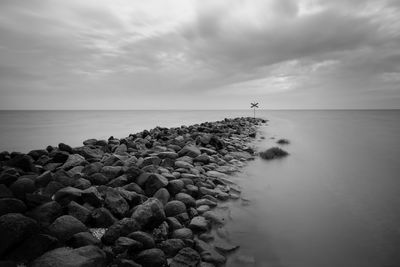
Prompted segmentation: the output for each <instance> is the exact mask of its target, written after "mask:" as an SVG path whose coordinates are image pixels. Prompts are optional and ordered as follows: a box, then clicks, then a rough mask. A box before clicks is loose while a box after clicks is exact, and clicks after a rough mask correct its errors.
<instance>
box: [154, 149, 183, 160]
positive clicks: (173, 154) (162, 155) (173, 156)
mask: <svg viewBox="0 0 400 267" xmlns="http://www.w3.org/2000/svg"><path fill="white" fill-rule="evenodd" d="M158 157H159V158H161V159H167V158H168V159H176V158H178V157H179V155H178V153H176V152H173V151H164V152H160V153H158Z"/></svg>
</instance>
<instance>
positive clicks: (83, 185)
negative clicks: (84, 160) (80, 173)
mask: <svg viewBox="0 0 400 267" xmlns="http://www.w3.org/2000/svg"><path fill="white" fill-rule="evenodd" d="M91 185H92V183H91V182H90V181H89V180H86V179H84V178H79V179H78V180H76V181H75V183H74V187H75V188H78V189H81V190H85V189H88V188H89V187H90V186H91Z"/></svg>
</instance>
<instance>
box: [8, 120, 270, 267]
mask: <svg viewBox="0 0 400 267" xmlns="http://www.w3.org/2000/svg"><path fill="white" fill-rule="evenodd" d="M265 122H266V121H265V120H262V119H253V118H235V119H225V120H222V121H217V122H205V123H201V124H196V125H192V126H181V127H178V128H161V127H156V128H154V129H152V130H149V131H147V130H145V131H142V132H140V133H137V134H131V135H130V136H129V137H127V138H123V139H116V138H113V137H110V138H109V139H108V140H96V139H89V140H86V141H84V142H83V144H84V146H82V147H76V148H72V147H70V146H69V145H66V144H63V143H60V144H59V145H58V147H52V146H48V147H47V148H46V149H42V150H33V151H30V152H29V153H27V154H23V153H16V152H13V153H8V152H2V153H0V172H1V174H0V238H1V242H0V265H1V266H17V265H19V266H21V265H27V266H34V267H46V266H85V267H88V266H124V267H125V266H126V267H128V266H132V267H133V266H146V267H147V266H149V267H152V266H171V267H178V266H202V267H206V266H221V265H224V263H225V262H226V256H227V254H229V252H231V251H234V250H235V249H237V247H238V246H237V245H235V244H231V243H229V242H228V241H227V240H219V241H218V242H214V236H213V234H211V230H212V229H216V228H220V227H221V228H222V227H223V225H224V223H225V222H224V218H223V217H221V216H219V214H218V212H215V211H213V209H214V208H215V207H216V206H218V205H219V203H220V202H223V201H228V200H230V199H238V198H240V189H239V188H238V187H237V186H236V185H234V184H233V183H232V182H230V180H229V175H230V174H232V173H235V172H237V171H238V170H240V168H241V167H243V166H244V165H245V162H246V161H248V160H251V159H253V158H254V155H255V153H254V150H253V149H252V148H251V147H249V144H250V142H251V141H253V140H254V138H255V136H256V128H257V126H258V125H260V124H262V123H265Z"/></svg>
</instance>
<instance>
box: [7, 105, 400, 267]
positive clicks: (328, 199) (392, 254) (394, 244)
mask: <svg viewBox="0 0 400 267" xmlns="http://www.w3.org/2000/svg"><path fill="white" fill-rule="evenodd" d="M243 116H253V111H252V110H207V111H198V110H184V111H179V110H178V111H177V110H175V111H173V110H153V111H144V110H142V111H137V110H133V111H0V151H2V150H7V151H21V152H28V151H30V150H32V149H40V148H45V147H46V146H48V145H53V146H55V145H57V144H58V143H60V142H64V143H66V144H69V145H72V146H79V145H81V144H82V141H83V140H85V139H89V138H96V139H107V138H108V137H110V136H114V137H116V138H122V137H126V136H128V135H129V134H131V133H135V132H139V131H142V130H144V129H150V128H154V127H155V126H162V127H176V126H180V125H190V124H195V123H201V122H204V121H215V120H220V119H223V118H226V117H228V118H232V117H243ZM256 116H257V117H262V118H265V119H267V120H268V122H267V124H266V125H263V126H261V127H260V128H259V130H258V137H257V138H256V139H255V140H254V142H253V143H252V144H251V145H252V146H254V147H255V148H256V150H257V151H262V150H264V149H267V148H270V147H272V146H276V145H277V144H276V141H277V140H278V139H279V138H286V139H288V140H290V144H288V145H284V146H281V147H282V148H283V149H285V150H286V151H288V152H289V156H287V157H286V158H283V159H279V160H272V161H265V160H262V159H260V158H256V159H255V160H253V161H250V162H249V163H248V164H247V166H246V167H244V168H243V169H242V171H241V172H239V173H237V174H235V175H234V177H232V180H233V181H234V182H236V183H237V184H238V185H239V186H240V188H241V190H242V198H241V199H239V200H236V201H232V202H229V203H227V204H225V206H224V207H226V208H227V210H229V216H228V217H229V220H228V222H227V225H226V226H225V228H226V229H225V232H224V233H225V235H226V236H227V237H228V238H229V239H230V240H231V241H232V242H234V243H237V244H238V245H240V248H239V249H238V250H237V251H236V252H235V253H234V254H232V255H231V256H230V257H229V260H228V262H227V266H238V267H239V266H257V267H264V266H265V267H268V266H273V267H275V266H276V267H314V266H315V267H369V266H371V267H400V111H399V110H257V111H256Z"/></svg>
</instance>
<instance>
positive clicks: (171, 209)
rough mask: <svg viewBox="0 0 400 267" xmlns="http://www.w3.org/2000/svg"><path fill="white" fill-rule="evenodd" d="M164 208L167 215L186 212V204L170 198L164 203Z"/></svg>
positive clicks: (171, 215)
mask: <svg viewBox="0 0 400 267" xmlns="http://www.w3.org/2000/svg"><path fill="white" fill-rule="evenodd" d="M164 210H165V214H166V216H167V217H174V216H176V215H178V214H181V213H183V212H186V206H185V204H184V203H183V202H182V201H179V200H172V201H170V202H168V203H167V204H166V205H165V207H164Z"/></svg>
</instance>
